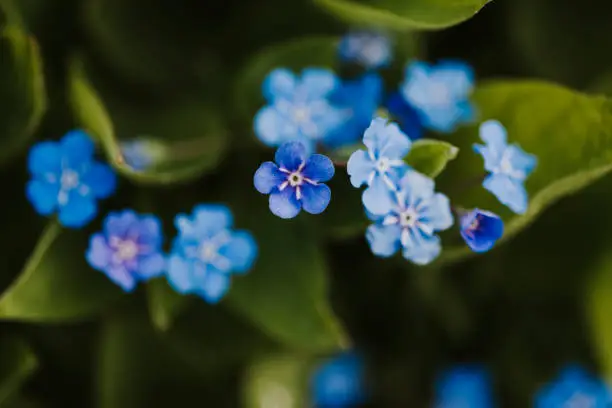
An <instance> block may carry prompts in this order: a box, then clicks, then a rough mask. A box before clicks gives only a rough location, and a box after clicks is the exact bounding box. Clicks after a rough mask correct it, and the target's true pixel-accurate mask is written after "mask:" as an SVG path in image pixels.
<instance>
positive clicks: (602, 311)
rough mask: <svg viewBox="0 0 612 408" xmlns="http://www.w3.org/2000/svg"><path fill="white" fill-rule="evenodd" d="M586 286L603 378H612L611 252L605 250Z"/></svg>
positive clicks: (588, 307)
mask: <svg viewBox="0 0 612 408" xmlns="http://www.w3.org/2000/svg"><path fill="white" fill-rule="evenodd" d="M594 271H595V275H594V276H593V277H592V279H591V281H590V282H589V286H588V288H587V303H586V308H587V315H588V318H589V323H590V326H591V331H592V333H593V343H594V346H595V350H596V352H597V355H598V357H599V363H600V365H601V367H602V368H603V374H604V378H605V379H606V380H607V381H610V380H612V320H611V319H610V316H611V315H612V253H610V252H609V251H607V252H605V253H604V255H603V257H602V259H600V261H599V263H597V264H596V265H595V268H594Z"/></svg>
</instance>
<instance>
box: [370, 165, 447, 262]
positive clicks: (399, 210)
mask: <svg viewBox="0 0 612 408" xmlns="http://www.w3.org/2000/svg"><path fill="white" fill-rule="evenodd" d="M434 187H435V185H434V181H433V180H432V179H430V178H428V177H426V176H424V175H423V174H421V173H418V172H416V171H414V170H411V171H408V172H407V173H406V175H404V177H403V178H402V179H401V180H400V182H399V189H398V191H397V192H396V193H395V194H394V196H395V203H394V206H393V208H392V209H391V211H390V212H389V213H388V214H387V215H386V216H385V217H383V218H382V219H381V220H379V221H378V222H376V223H375V224H373V225H370V226H369V227H368V229H367V231H366V239H367V240H368V243H369V244H370V248H371V250H372V252H373V253H374V254H375V255H377V256H380V257H390V256H392V255H394V254H395V253H396V252H397V251H398V250H399V249H400V248H402V254H403V256H404V258H406V259H407V260H409V261H412V262H413V263H415V264H417V265H426V264H428V263H430V262H431V261H433V260H434V259H435V258H436V257H437V256H438V255H439V254H440V250H441V244H440V238H439V237H438V236H437V235H436V234H435V233H436V232H437V231H443V230H445V229H448V228H450V227H451V226H452V225H453V215H452V213H451V210H450V203H449V200H448V197H446V196H445V195H444V194H441V193H435V192H434Z"/></svg>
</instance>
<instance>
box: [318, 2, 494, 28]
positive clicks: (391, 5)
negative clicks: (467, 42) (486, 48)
mask: <svg viewBox="0 0 612 408" xmlns="http://www.w3.org/2000/svg"><path fill="white" fill-rule="evenodd" d="M313 1H314V2H315V4H317V5H318V6H319V7H321V8H323V9H325V10H327V11H329V12H330V13H333V14H334V15H336V16H337V17H338V18H341V19H343V20H345V21H347V22H349V23H352V24H357V25H367V26H375V27H383V28H389V29H393V30H415V29H416V30H435V29H442V28H445V27H449V26H452V25H455V24H459V23H460V22H462V21H464V20H467V19H469V18H471V17H473V16H474V15H475V14H476V13H477V12H478V11H479V10H480V9H481V8H482V7H483V6H484V5H485V4H486V3H487V2H488V0H459V1H457V0H370V1H357V0H313Z"/></svg>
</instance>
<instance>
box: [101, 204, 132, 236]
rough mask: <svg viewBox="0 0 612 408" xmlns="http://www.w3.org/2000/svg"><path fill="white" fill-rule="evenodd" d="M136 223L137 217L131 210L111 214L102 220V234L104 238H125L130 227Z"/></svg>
mask: <svg viewBox="0 0 612 408" xmlns="http://www.w3.org/2000/svg"><path fill="white" fill-rule="evenodd" d="M137 222H138V215H137V214H136V213H135V212H134V211H133V210H124V211H121V212H112V213H109V214H108V215H107V216H106V219H105V220H104V233H105V234H106V236H108V237H111V236H116V237H120V238H125V237H127V235H128V231H129V229H130V228H131V227H133V226H134V225H136V223H137Z"/></svg>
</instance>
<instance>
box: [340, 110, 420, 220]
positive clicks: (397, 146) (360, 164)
mask: <svg viewBox="0 0 612 408" xmlns="http://www.w3.org/2000/svg"><path fill="white" fill-rule="evenodd" d="M363 143H364V144H365V146H366V147H367V148H368V151H367V152H366V151H365V150H357V151H356V152H354V153H353V154H352V155H351V157H350V158H349V161H348V163H347V168H346V170H347V172H348V174H349V176H351V184H353V186H354V187H360V186H361V185H363V184H366V185H367V186H368V188H366V190H365V191H364V192H363V196H362V201H363V204H364V205H365V207H366V209H367V210H368V211H369V212H371V213H372V214H374V215H384V214H386V213H388V212H389V211H390V210H391V208H393V206H394V202H393V197H392V194H391V192H392V191H395V189H396V184H397V181H398V180H399V179H400V178H401V177H402V176H403V175H404V173H405V172H406V171H407V170H408V168H409V167H408V165H407V164H406V163H404V160H403V158H404V156H406V154H408V152H409V151H410V147H411V145H412V143H411V142H410V139H409V138H408V136H406V135H405V134H403V133H402V131H401V130H400V129H399V127H398V126H397V124H395V123H387V120H386V119H383V118H375V119H374V120H372V122H371V124H370V127H369V128H368V129H366V131H365V133H364V135H363Z"/></svg>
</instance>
